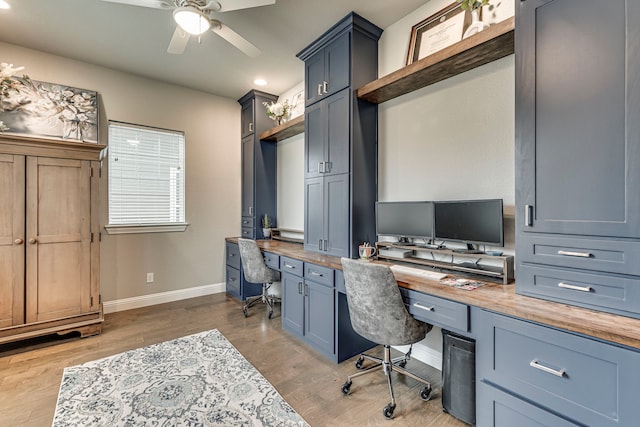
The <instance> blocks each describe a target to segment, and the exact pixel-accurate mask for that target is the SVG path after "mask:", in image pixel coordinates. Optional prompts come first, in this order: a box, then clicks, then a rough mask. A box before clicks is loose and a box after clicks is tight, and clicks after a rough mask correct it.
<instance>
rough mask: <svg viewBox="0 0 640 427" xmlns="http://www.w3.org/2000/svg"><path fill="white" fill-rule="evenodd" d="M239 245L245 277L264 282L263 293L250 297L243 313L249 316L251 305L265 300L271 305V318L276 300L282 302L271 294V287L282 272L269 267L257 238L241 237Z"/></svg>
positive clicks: (256, 281)
mask: <svg viewBox="0 0 640 427" xmlns="http://www.w3.org/2000/svg"><path fill="white" fill-rule="evenodd" d="M238 247H239V248H240V259H241V260H242V270H243V271H244V277H245V279H247V281H249V282H252V283H262V294H261V295H258V296H255V297H248V298H247V299H246V301H245V304H244V307H242V313H244V317H247V316H249V307H251V306H252V305H254V304H256V303H257V302H263V303H264V304H267V306H268V307H269V319H271V316H273V305H274V304H275V303H276V302H280V298H278V297H276V296H274V295H270V294H269V288H270V287H271V285H273V282H275V281H278V280H280V272H278V271H275V270H272V269H270V268H269V267H267V265H266V264H265V262H264V257H263V256H262V252H261V251H260V248H259V247H258V245H257V243H256V241H255V240H250V239H242V238H239V239H238Z"/></svg>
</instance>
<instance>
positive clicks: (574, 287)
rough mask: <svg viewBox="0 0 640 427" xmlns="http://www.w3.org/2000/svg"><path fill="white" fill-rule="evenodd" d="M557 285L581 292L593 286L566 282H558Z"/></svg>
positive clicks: (590, 289) (589, 289)
mask: <svg viewBox="0 0 640 427" xmlns="http://www.w3.org/2000/svg"><path fill="white" fill-rule="evenodd" d="M558 287H559V288H564V289H572V290H574V291H582V292H591V291H592V290H593V288H592V287H591V286H576V285H570V284H568V283H562V282H560V283H558Z"/></svg>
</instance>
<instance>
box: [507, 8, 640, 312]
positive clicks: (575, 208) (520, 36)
mask: <svg viewBox="0 0 640 427" xmlns="http://www.w3.org/2000/svg"><path fill="white" fill-rule="evenodd" d="M638 22H640V2H636V1H631V2H630V1H626V0H610V1H607V2H602V1H599V0H554V1H550V0H527V1H519V2H518V5H517V11H516V169H515V170H516V229H517V238H516V245H517V246H516V254H517V263H518V264H517V268H516V284H517V285H516V286H517V290H518V291H519V292H520V293H523V294H526V295H531V296H539V297H543V298H548V299H553V300H558V301H562V302H568V303H572V304H578V305H583V306H586V307H590V308H596V309H601V310H606V311H612V312H615V313H619V314H627V315H632V316H634V317H640V288H639V287H638V280H637V279H638V277H634V276H637V275H639V273H640V269H638V268H637V266H638V265H640V162H638V156H639V154H640V121H638V120H637V115H638V108H639V106H640V85H638V84H637V82H638V81H639V80H640V51H639V50H638V46H640V31H639V24H638ZM620 275H625V276H620ZM623 303H624V304H623ZM621 304H622V305H621Z"/></svg>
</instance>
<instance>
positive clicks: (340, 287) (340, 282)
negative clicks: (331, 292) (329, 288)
mask: <svg viewBox="0 0 640 427" xmlns="http://www.w3.org/2000/svg"><path fill="white" fill-rule="evenodd" d="M335 275H336V291H338V292H341V293H343V294H346V293H347V288H345V286H344V272H343V271H342V270H336V273H335Z"/></svg>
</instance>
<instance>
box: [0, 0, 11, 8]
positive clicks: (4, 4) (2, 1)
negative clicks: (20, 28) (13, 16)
mask: <svg viewBox="0 0 640 427" xmlns="http://www.w3.org/2000/svg"><path fill="white" fill-rule="evenodd" d="M0 9H11V5H10V4H9V2H7V1H5V0H0Z"/></svg>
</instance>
